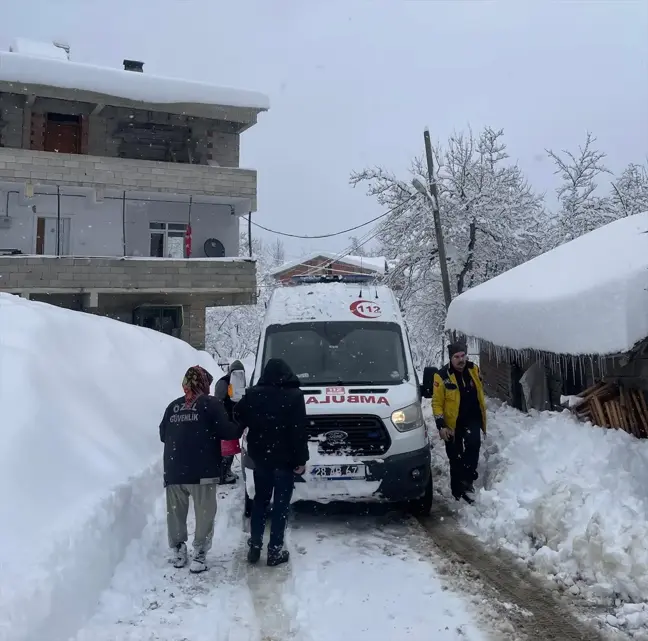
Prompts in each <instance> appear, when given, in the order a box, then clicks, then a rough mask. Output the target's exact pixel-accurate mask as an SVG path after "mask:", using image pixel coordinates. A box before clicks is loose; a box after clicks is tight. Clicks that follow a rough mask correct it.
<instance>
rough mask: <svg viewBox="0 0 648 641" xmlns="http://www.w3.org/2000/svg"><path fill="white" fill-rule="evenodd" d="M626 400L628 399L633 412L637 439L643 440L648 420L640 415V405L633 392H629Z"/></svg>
mask: <svg viewBox="0 0 648 641" xmlns="http://www.w3.org/2000/svg"><path fill="white" fill-rule="evenodd" d="M628 398H629V399H630V403H631V405H632V409H633V411H634V416H635V420H636V425H637V432H638V433H639V438H645V437H646V435H647V434H648V420H646V419H645V417H644V416H643V415H642V413H641V405H640V403H639V399H638V398H637V397H636V395H635V390H630V392H629V393H628Z"/></svg>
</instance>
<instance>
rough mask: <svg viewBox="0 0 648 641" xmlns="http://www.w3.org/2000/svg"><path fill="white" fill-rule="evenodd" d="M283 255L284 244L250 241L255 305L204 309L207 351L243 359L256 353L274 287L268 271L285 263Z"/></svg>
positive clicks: (243, 245)
mask: <svg viewBox="0 0 648 641" xmlns="http://www.w3.org/2000/svg"><path fill="white" fill-rule="evenodd" d="M240 254H241V256H247V255H248V254H249V244H248V236H247V231H242V232H241V235H240ZM285 255H286V252H285V248H284V245H283V243H282V242H281V240H279V239H278V240H276V241H275V242H273V243H270V244H269V245H266V244H265V243H264V242H263V241H262V240H261V239H259V238H253V239H252V257H253V258H254V259H255V260H256V268H257V284H258V289H257V301H256V304H254V305H237V306H226V307H210V308H209V309H207V327H206V343H207V345H206V347H207V351H209V352H211V353H213V354H215V355H216V356H217V357H219V356H220V357H228V358H246V357H247V356H252V355H254V354H255V352H256V349H257V343H258V340H259V333H260V331H261V325H262V323H263V316H264V313H265V306H266V303H267V301H268V299H269V298H270V294H271V293H272V290H273V289H274V287H276V282H275V280H274V278H273V277H272V276H271V275H270V271H271V270H273V269H274V268H275V267H278V266H279V265H281V264H282V263H284V262H285Z"/></svg>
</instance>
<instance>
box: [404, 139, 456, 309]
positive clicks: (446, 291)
mask: <svg viewBox="0 0 648 641" xmlns="http://www.w3.org/2000/svg"><path fill="white" fill-rule="evenodd" d="M423 138H424V140H425V156H426V159H427V170H428V182H429V190H428V189H426V187H425V185H423V183H422V182H421V181H420V180H418V179H417V178H415V179H414V180H413V181H412V184H413V186H414V188H415V189H416V190H417V191H418V192H420V193H421V194H423V195H424V196H425V197H426V199H427V200H428V202H429V204H430V206H431V208H432V216H433V218H434V232H435V234H436V241H437V248H438V250H439V265H440V267H441V282H442V284H443V299H444V302H445V307H446V311H447V310H448V307H450V302H451V301H452V295H451V294H450V277H449V276H448V262H447V259H446V252H445V244H444V242H443V229H441V214H440V212H439V191H438V188H437V184H436V180H434V159H433V158H432V143H431V142H430V132H429V131H428V130H427V129H426V130H425V131H424V132H423Z"/></svg>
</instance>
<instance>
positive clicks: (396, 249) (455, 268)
mask: <svg viewBox="0 0 648 641" xmlns="http://www.w3.org/2000/svg"><path fill="white" fill-rule="evenodd" d="M433 156H434V159H435V167H434V171H435V177H436V181H437V185H438V194H439V206H440V212H441V221H442V227H443V232H444V240H445V245H446V253H447V256H448V271H449V273H450V281H451V282H450V286H451V291H452V294H453V296H454V295H457V294H460V293H462V292H463V291H465V290H466V289H468V288H470V287H472V286H474V285H477V284H479V283H482V282H484V281H485V280H488V279H489V278H491V277H493V276H495V275H497V274H499V273H501V272H502V271H505V270H507V269H510V268H512V267H514V266H516V265H518V264H520V263H522V262H524V261H525V260H528V259H529V258H530V257H532V256H534V255H537V254H538V253H540V251H541V245H542V232H543V228H544V225H545V215H544V211H543V207H542V198H541V196H539V195H537V194H535V193H534V192H533V190H532V189H531V187H530V186H529V184H528V182H527V180H526V178H525V177H524V175H523V173H522V171H521V170H520V168H519V167H517V166H516V165H515V164H512V163H510V162H509V161H508V154H507V153H506V145H505V144H504V141H503V131H501V130H494V129H491V128H490V127H486V128H485V129H484V130H483V131H482V132H481V133H480V134H479V135H478V136H475V135H474V134H473V132H471V131H469V132H468V133H467V134H463V133H460V134H455V135H453V136H451V137H450V139H449V140H448V143H447V144H446V145H445V146H443V147H442V146H436V147H435V148H434V150H433ZM413 178H418V179H419V180H420V181H421V182H422V183H424V184H426V183H427V170H426V169H425V164H424V161H423V160H422V159H415V160H414V162H413V164H412V168H411V171H410V176H409V178H408V179H407V180H405V179H401V178H398V177H396V176H395V175H394V174H392V173H390V172H388V171H386V170H384V169H380V168H379V169H366V170H364V171H362V172H358V173H354V174H352V176H351V183H352V184H353V185H358V184H360V183H368V184H369V191H368V193H369V194H370V195H372V196H375V197H376V198H377V199H378V201H379V202H380V203H381V204H382V205H383V206H384V207H386V208H388V209H394V211H393V213H392V214H391V215H390V216H388V217H387V218H386V219H384V222H383V223H382V224H381V226H380V228H379V233H378V240H379V243H380V246H381V247H380V248H381V251H382V253H384V254H385V255H386V256H387V257H388V258H390V259H392V260H393V261H394V268H393V269H392V270H391V271H390V274H389V275H388V277H387V278H388V282H390V283H391V284H393V285H394V287H395V289H397V290H398V291H399V294H400V297H401V304H402V305H403V308H404V309H405V314H406V319H407V323H408V327H409V332H410V337H411V339H412V342H413V346H414V351H415V357H416V360H417V362H418V365H419V366H422V365H425V364H429V363H439V362H440V361H441V360H442V359H443V358H444V355H443V353H442V351H441V350H442V341H441V340H440V337H442V335H443V324H444V319H445V307H444V303H443V295H442V287H441V276H440V267H439V260H438V248H437V242H436V236H435V233H434V225H433V219H432V213H431V209H430V205H429V201H428V200H427V199H426V198H425V197H423V196H421V195H419V194H418V193H417V192H416V190H415V189H414V187H412V185H411V179H413Z"/></svg>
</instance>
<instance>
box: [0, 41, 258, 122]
mask: <svg viewBox="0 0 648 641" xmlns="http://www.w3.org/2000/svg"><path fill="white" fill-rule="evenodd" d="M11 48H12V49H14V51H0V82H5V83H6V82H10V83H16V84H19V85H32V86H33V85H37V86H38V85H40V86H46V87H57V88H60V89H76V90H79V91H87V92H92V93H94V94H101V95H104V96H111V97H115V98H122V99H125V100H132V101H137V102H144V103H147V104H156V105H168V104H183V105H185V104H200V105H212V106H222V107H242V108H248V109H253V110H257V111H264V110H267V109H269V108H270V102H269V100H268V98H267V96H265V95H263V94H261V93H257V92H256V91H246V90H243V89H230V88H226V87H216V86H214V85H210V84H207V83H205V82H197V81H190V80H182V79H179V78H165V77H162V76H153V75H151V74H148V73H138V72H133V71H125V70H123V69H116V68H110V67H98V66H95V65H89V64H83V63H79V62H71V61H69V60H67V56H66V55H65V52H64V51H63V50H62V49H61V50H60V51H61V52H62V53H63V56H62V57H61V56H60V55H56V54H54V53H53V50H54V49H57V48H56V47H54V45H51V46H50V45H49V44H48V43H33V42H30V41H24V40H17V41H15V42H14V44H13V45H12V47H11ZM17 90H18V91H21V92H23V91H26V90H27V89H23V88H21V87H17Z"/></svg>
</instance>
